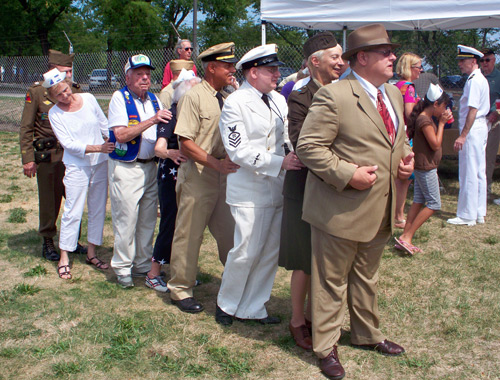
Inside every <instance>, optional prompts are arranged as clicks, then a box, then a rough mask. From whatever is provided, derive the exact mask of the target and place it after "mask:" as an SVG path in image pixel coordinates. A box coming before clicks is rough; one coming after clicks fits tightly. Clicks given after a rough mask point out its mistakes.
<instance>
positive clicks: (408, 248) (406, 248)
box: [394, 238, 421, 256]
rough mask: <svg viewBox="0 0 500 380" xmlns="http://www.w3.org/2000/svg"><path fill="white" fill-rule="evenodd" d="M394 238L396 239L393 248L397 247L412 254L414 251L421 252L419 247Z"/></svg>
mask: <svg viewBox="0 0 500 380" xmlns="http://www.w3.org/2000/svg"><path fill="white" fill-rule="evenodd" d="M394 240H395V241H396V244H394V248H396V249H399V250H400V251H405V252H407V253H409V254H410V255H412V256H413V255H414V254H415V253H418V252H421V249H420V248H417V247H415V246H414V245H411V244H410V243H407V242H406V241H404V240H400V239H398V238H394Z"/></svg>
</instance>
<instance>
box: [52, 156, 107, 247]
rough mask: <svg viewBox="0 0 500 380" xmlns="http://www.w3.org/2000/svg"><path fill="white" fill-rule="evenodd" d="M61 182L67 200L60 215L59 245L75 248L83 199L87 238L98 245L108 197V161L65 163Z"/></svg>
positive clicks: (100, 242)
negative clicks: (94, 163)
mask: <svg viewBox="0 0 500 380" xmlns="http://www.w3.org/2000/svg"><path fill="white" fill-rule="evenodd" d="M63 183H64V187H65V192H66V201H65V202H64V213H63V216H62V218H61V233H60V235H59V248H60V249H63V250H65V251H70V252H71V251H74V250H75V249H76V245H77V243H78V235H79V233H80V223H81V221H82V215H83V209H84V207H85V198H87V211H88V223H87V224H88V227H87V241H88V242H89V243H92V244H95V245H101V244H102V233H103V228H104V218H105V217H106V200H107V199H108V163H107V162H106V161H104V162H101V163H100V164H97V165H94V166H82V167H79V166H76V165H66V170H65V173H64V179H63ZM87 193H88V196H87Z"/></svg>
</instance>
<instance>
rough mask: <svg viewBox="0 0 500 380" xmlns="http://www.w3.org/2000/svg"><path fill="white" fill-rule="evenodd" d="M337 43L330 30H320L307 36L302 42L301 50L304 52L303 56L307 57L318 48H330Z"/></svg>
mask: <svg viewBox="0 0 500 380" xmlns="http://www.w3.org/2000/svg"><path fill="white" fill-rule="evenodd" d="M337 45H338V43H337V40H336V39H335V36H334V35H333V34H332V32H321V33H318V34H315V35H314V36H312V37H311V38H309V39H308V40H307V41H306V43H305V44H304V47H303V48H302V51H303V52H304V57H305V58H309V56H310V55H311V54H313V53H315V52H317V51H318V50H325V49H330V48H332V47H335V46H337Z"/></svg>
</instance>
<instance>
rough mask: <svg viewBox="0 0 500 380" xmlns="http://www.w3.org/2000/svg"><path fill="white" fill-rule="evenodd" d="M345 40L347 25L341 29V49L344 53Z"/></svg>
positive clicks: (345, 47)
mask: <svg viewBox="0 0 500 380" xmlns="http://www.w3.org/2000/svg"><path fill="white" fill-rule="evenodd" d="M346 38H347V25H344V27H343V28H342V49H343V50H344V51H346V49H347V41H346Z"/></svg>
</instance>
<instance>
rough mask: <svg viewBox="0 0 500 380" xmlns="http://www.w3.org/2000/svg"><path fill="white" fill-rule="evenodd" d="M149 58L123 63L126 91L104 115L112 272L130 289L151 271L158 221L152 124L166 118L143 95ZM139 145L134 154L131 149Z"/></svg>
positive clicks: (115, 96) (119, 93)
mask: <svg viewBox="0 0 500 380" xmlns="http://www.w3.org/2000/svg"><path fill="white" fill-rule="evenodd" d="M151 70H154V67H153V66H152V65H151V60H150V59H149V57H147V56H145V55H142V54H139V55H135V56H133V57H131V58H129V59H128V60H127V63H126V65H125V80H126V83H127V86H126V87H124V88H123V89H121V90H119V91H116V92H115V93H114V94H113V97H112V98H111V101H110V103H109V110H108V123H109V128H110V135H112V136H113V137H111V139H113V138H115V139H116V146H117V149H115V151H114V152H113V153H110V159H109V161H108V169H109V174H108V175H109V198H110V200H111V215H112V219H113V232H114V237H115V242H114V249H113V258H112V259H111V267H112V268H113V270H114V271H115V273H116V275H117V276H118V282H119V284H120V285H121V286H122V287H124V288H128V287H132V286H134V283H133V281H132V275H133V274H134V275H142V276H145V274H146V273H147V272H148V271H149V270H150V269H151V257H152V256H153V234H154V230H155V226H156V218H157V197H158V185H157V184H156V163H155V162H154V156H155V151H154V147H155V144H156V124H158V123H159V122H160V121H162V122H164V123H166V122H168V120H170V118H171V113H170V111H168V110H164V109H162V108H163V107H162V105H161V102H159V101H157V99H156V97H155V95H153V94H152V93H150V92H148V90H149V88H150V86H151ZM137 142H139V150H138V151H137V150H136V151H135V154H132V153H131V152H132V151H134V149H133V146H134V145H136V143H137Z"/></svg>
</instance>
